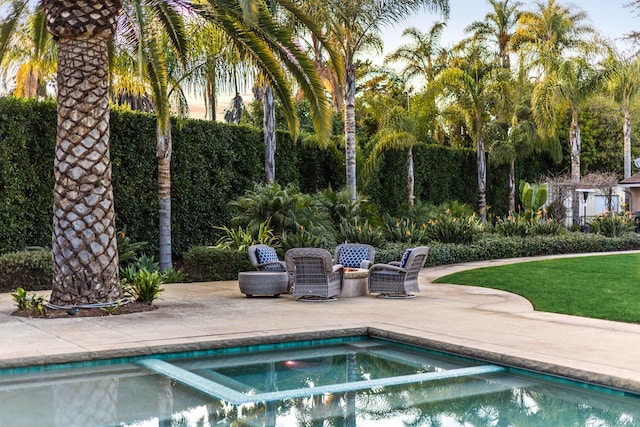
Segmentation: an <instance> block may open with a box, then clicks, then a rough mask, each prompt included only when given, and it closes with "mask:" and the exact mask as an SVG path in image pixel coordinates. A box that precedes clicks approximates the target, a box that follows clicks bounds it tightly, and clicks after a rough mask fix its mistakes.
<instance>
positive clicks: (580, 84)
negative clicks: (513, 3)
mask: <svg viewBox="0 0 640 427" xmlns="http://www.w3.org/2000/svg"><path fill="white" fill-rule="evenodd" d="M536 7H537V10H536V11H527V12H523V13H522V15H521V16H520V18H519V19H518V26H517V28H516V32H515V33H514V35H513V37H512V39H511V42H512V47H513V48H514V49H516V50H521V51H522V52H527V53H530V54H531V55H532V57H533V61H534V64H535V65H536V66H537V67H538V69H539V72H538V83H537V85H536V87H535V89H534V93H533V98H532V107H533V113H534V119H535V122H536V125H537V126H538V130H539V132H540V133H541V137H542V138H543V139H544V140H547V141H554V140H557V136H556V131H557V125H558V119H559V112H560V111H559V110H558V108H559V107H560V106H561V104H562V103H564V105H565V106H568V108H569V109H570V111H571V127H570V130H569V148H570V152H571V179H572V181H573V182H575V183H577V182H579V181H580V145H581V141H580V128H579V126H578V113H579V105H580V103H581V102H583V101H584V100H585V99H587V98H588V97H589V96H590V95H591V94H592V93H593V92H594V91H595V90H596V88H597V81H598V78H597V76H596V73H595V70H593V69H592V68H591V67H590V66H589V64H588V62H587V60H586V57H587V56H588V54H589V53H592V52H594V51H598V50H599V49H600V47H601V44H600V42H599V41H598V40H597V32H596V31H595V30H594V29H593V27H591V26H590V25H588V24H587V22H588V15H587V14H586V13H585V12H584V11H582V10H581V9H577V8H572V9H571V10H570V9H569V8H568V7H565V6H562V5H560V4H558V2H557V1H556V0H547V2H546V4H545V3H544V2H542V1H540V2H538V3H536ZM577 53H579V54H580V55H579V57H578V58H569V59H567V57H568V56H569V55H570V54H577ZM578 209H579V200H578V198H577V197H573V203H572V211H573V218H574V221H575V220H577V218H578V214H579V211H578Z"/></svg>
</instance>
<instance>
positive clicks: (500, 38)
mask: <svg viewBox="0 0 640 427" xmlns="http://www.w3.org/2000/svg"><path fill="white" fill-rule="evenodd" d="M488 1H489V4H491V7H492V8H493V11H492V12H489V13H487V14H486V15H485V16H484V20H482V21H474V22H472V23H471V24H469V25H468V26H467V27H466V28H465V29H464V31H465V32H466V33H473V35H474V37H477V38H479V39H481V40H487V41H488V40H492V41H494V42H495V43H496V45H497V48H498V51H497V53H496V54H497V57H498V59H499V61H500V65H501V66H503V67H505V68H509V66H510V64H511V59H510V57H509V54H510V41H511V37H512V36H513V32H514V30H515V27H516V22H517V21H518V18H519V17H520V13H521V11H520V8H521V7H522V3H521V2H519V1H515V2H511V0H488Z"/></svg>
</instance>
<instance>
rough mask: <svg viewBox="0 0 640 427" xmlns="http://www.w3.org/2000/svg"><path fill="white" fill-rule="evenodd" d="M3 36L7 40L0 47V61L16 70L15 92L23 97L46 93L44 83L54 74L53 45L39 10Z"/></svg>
mask: <svg viewBox="0 0 640 427" xmlns="http://www.w3.org/2000/svg"><path fill="white" fill-rule="evenodd" d="M3 36H4V35H3ZM6 36H8V37H7V38H8V39H9V43H8V44H7V45H6V49H3V50H2V51H0V61H2V65H3V69H5V70H14V71H15V74H16V87H15V90H14V94H15V95H17V96H21V97H25V98H35V97H37V96H39V97H44V96H46V95H47V93H46V89H47V88H46V86H47V83H48V82H49V81H51V80H52V79H53V76H54V74H55V69H56V48H55V43H53V38H52V37H51V35H50V34H49V32H48V31H47V25H46V21H45V17H44V14H43V13H42V10H41V9H38V10H36V11H35V12H34V13H33V14H31V15H30V16H28V18H27V20H26V21H25V22H19V23H18V27H17V28H16V31H15V32H13V33H11V34H7V35H6Z"/></svg>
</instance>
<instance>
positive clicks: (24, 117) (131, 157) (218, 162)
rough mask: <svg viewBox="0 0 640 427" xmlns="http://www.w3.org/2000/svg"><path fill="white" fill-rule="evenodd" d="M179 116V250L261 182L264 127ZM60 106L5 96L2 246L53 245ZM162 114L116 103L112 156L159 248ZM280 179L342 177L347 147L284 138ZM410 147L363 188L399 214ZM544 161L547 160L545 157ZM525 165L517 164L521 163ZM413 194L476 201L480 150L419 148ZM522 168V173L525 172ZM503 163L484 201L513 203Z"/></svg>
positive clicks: (175, 173) (130, 218)
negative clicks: (158, 130)
mask: <svg viewBox="0 0 640 427" xmlns="http://www.w3.org/2000/svg"><path fill="white" fill-rule="evenodd" d="M180 124H181V125H180V126H178V123H177V122H175V121H174V122H173V126H172V136H173V155H172V237H173V250H174V252H175V253H176V254H178V255H182V254H184V253H186V252H187V251H188V250H189V248H191V247H193V246H199V245H210V244H212V243H214V242H215V241H216V240H217V237H218V235H217V233H216V230H215V229H213V226H214V225H229V224H228V221H229V219H230V213H229V210H228V209H227V203H228V202H229V201H231V200H235V199H236V198H237V197H238V196H240V195H242V194H243V193H244V192H245V191H246V190H247V189H250V188H252V186H253V184H254V183H257V182H262V181H263V180H264V175H265V174H264V145H263V142H262V132H261V130H259V129H255V128H251V127H246V126H229V125H226V124H221V123H212V122H209V121H204V120H187V121H184V122H180ZM55 132H56V106H55V104H54V103H52V102H44V103H40V102H35V101H32V100H18V99H12V98H0V224H1V225H2V226H1V227H0V253H5V252H11V251H16V250H21V249H24V248H25V247H26V246H29V245H35V246H45V247H48V246H50V242H51V209H52V205H53V199H52V193H53V157H54V150H55V138H56V135H55ZM154 138H155V118H154V116H152V115H150V114H143V113H133V112H130V111H123V110H118V109H114V110H112V112H111V139H110V141H111V159H112V162H113V183H114V197H115V208H116V223H117V227H118V228H119V229H122V228H123V227H124V226H126V227H127V233H128V235H129V237H130V238H131V239H132V241H146V242H149V245H148V246H147V247H146V249H147V251H148V254H149V255H152V254H155V253H156V252H157V246H158V201H157V162H156V158H155V140H154ZM277 138H278V140H277V151H276V180H277V181H278V182H280V183H281V184H283V185H286V184H288V183H294V184H296V185H297V186H298V187H299V188H300V189H301V190H302V191H303V192H305V193H313V192H315V191H317V190H319V189H324V188H327V187H329V186H330V187H332V188H334V189H339V188H341V187H342V186H343V185H344V174H345V172H344V153H343V151H342V149H341V148H337V147H335V146H334V147H331V148H328V149H326V150H323V149H319V148H315V147H310V146H307V145H305V144H303V143H301V142H297V143H294V142H292V141H291V139H290V137H289V134H288V133H284V132H280V133H278V136H277ZM405 162H406V153H404V152H396V153H389V154H387V155H386V157H385V161H384V162H383V164H382V166H381V169H380V171H379V172H378V173H377V175H376V177H377V179H375V180H374V181H373V182H372V184H371V186H370V187H369V188H366V189H360V191H362V192H363V193H364V194H365V195H367V196H368V197H369V198H370V199H371V200H373V202H374V203H375V204H376V205H377V206H378V208H379V212H380V213H391V214H393V215H399V214H402V213H403V209H404V206H405V204H406V198H407V196H406V190H405V189H406V184H405V179H406V178H405V177H406V166H405ZM543 163H544V162H543ZM519 168H520V166H519ZM415 174H416V196H417V197H418V199H419V200H422V201H425V202H432V203H434V204H438V203H441V202H443V201H447V200H459V201H462V202H466V203H469V204H471V205H472V206H475V205H476V200H477V196H476V188H477V187H476V177H475V175H476V174H475V153H474V151H473V150H468V149H452V148H447V147H441V146H435V145H420V146H417V147H416V148H415ZM523 176H524V172H523ZM506 177H507V175H506V168H491V167H490V168H489V169H488V192H487V201H488V204H489V205H490V206H492V209H493V210H492V212H501V211H504V210H506V203H507V202H506V200H507V197H506V182H507V179H506Z"/></svg>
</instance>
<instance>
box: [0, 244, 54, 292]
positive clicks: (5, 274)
mask: <svg viewBox="0 0 640 427" xmlns="http://www.w3.org/2000/svg"><path fill="white" fill-rule="evenodd" d="M52 281H53V276H52V266H51V251H48V250H36V251H19V252H10V253H6V254H3V255H0V292H2V293H5V292H13V291H15V290H16V289H17V288H23V289H24V290H26V291H41V290H45V289H51V283H52Z"/></svg>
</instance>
